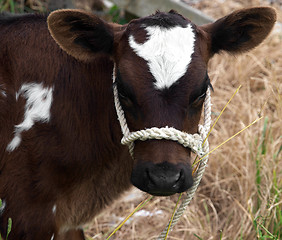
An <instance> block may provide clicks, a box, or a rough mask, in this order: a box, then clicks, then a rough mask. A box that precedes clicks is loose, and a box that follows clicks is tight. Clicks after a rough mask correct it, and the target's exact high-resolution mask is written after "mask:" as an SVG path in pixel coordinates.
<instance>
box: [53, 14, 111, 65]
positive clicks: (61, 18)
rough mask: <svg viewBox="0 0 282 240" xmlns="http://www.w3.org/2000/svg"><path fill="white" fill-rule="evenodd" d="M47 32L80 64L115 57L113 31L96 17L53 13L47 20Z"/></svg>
mask: <svg viewBox="0 0 282 240" xmlns="http://www.w3.org/2000/svg"><path fill="white" fill-rule="evenodd" d="M48 28H49V31H50V33H51V35H52V37H53V38H54V39H55V41H56V42H57V43H58V44H59V46H60V47H61V48H62V49H63V50H64V51H66V52H67V53H68V54H70V55H72V56H73V57H75V58H77V59H79V60H84V61H88V60H91V59H93V58H95V57H97V55H101V54H102V55H103V54H104V55H111V54H112V51H113V40H114V33H113V28H112V26H111V25H110V24H108V23H106V22H105V21H103V20H102V19H100V18H98V17H97V16H95V15H93V14H90V13H87V12H84V11H81V10H58V11H54V12H52V13H51V14H50V15H49V17H48Z"/></svg>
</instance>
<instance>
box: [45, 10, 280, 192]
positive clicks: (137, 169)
mask: <svg viewBox="0 0 282 240" xmlns="http://www.w3.org/2000/svg"><path fill="white" fill-rule="evenodd" d="M275 20H276V15H275V11H274V10H273V9H272V8H251V9H244V10H241V11H236V12H234V13H231V14H230V15H228V16H226V17H224V18H221V19H219V20H218V21H216V22H214V23H211V24H208V25H204V26H200V27H199V26H196V25H195V24H193V23H191V22H190V21H189V20H188V19H186V18H184V17H183V16H181V15H179V14H178V13H176V12H175V11H170V12H169V13H161V12H157V13H156V14H154V15H151V16H149V17H145V18H141V19H137V20H133V21H131V22H130V23H129V24H127V25H125V26H120V25H116V24H108V23H106V22H104V21H103V20H101V19H99V18H97V17H96V16H93V15H90V14H88V13H85V12H82V11H76V10H59V11H56V12H53V13H52V14H51V15H50V16H49V18H48V26H49V30H50V32H51V34H52V36H53V38H54V39H55V40H56V41H57V43H58V44H59V45H60V46H61V48H62V49H64V50H65V51H66V52H67V53H69V54H70V55H72V56H74V57H75V58H77V59H78V60H81V61H91V60H92V59H94V58H97V56H101V55H107V56H109V57H111V58H112V59H113V61H114V62H115V65H116V68H115V70H116V83H115V84H117V89H118V92H119V100H120V102H121V105H122V108H123V110H124V112H125V117H126V119H127V122H128V126H129V129H130V131H138V130H141V129H146V128H151V127H166V126H168V127H174V128H176V129H178V130H180V131H184V132H187V133H196V132H197V129H198V123H199V120H200V116H201V111H202V105H203V102H204V99H205V94H206V91H207V89H208V88H209V87H210V86H211V84H210V80H209V77H208V74H207V63H208V60H209V59H210V58H211V57H212V56H213V55H214V54H216V53H218V52H220V51H222V50H224V51H227V52H230V53H232V54H235V53H240V52H244V51H247V50H249V49H251V48H253V47H255V46H257V45H258V44H259V43H260V42H261V41H262V40H263V39H264V38H265V37H266V36H267V35H268V33H269V32H270V30H271V29H272V26H273V24H274V22H275ZM190 154H191V152H190V149H188V148H184V147H183V146H182V145H180V144H179V143H177V142H173V141H168V140H147V141H144V142H141V141H136V142H135V148H134V161H135V162H134V168H133V171H132V175H131V181H132V183H133V185H135V186H136V187H138V188H139V189H141V190H143V191H145V192H148V193H150V194H153V195H171V194H174V193H180V192H183V191H186V190H187V189H188V188H189V187H191V186H192V183H193V179H192V173H191V166H190Z"/></svg>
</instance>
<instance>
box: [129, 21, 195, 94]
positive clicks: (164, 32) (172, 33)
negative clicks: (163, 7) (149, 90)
mask: <svg viewBox="0 0 282 240" xmlns="http://www.w3.org/2000/svg"><path fill="white" fill-rule="evenodd" d="M145 30H146V31H147V32H148V35H149V39H148V40H147V41H146V42H145V43H143V44H139V43H137V42H136V41H135V39H134V37H133V36H132V35H131V36H129V45H130V47H131V48H132V49H133V50H134V52H135V53H136V54H137V55H138V56H139V57H142V58H143V59H144V60H146V61H147V62H148V65H149V69H150V72H151V73H152V75H153V76H154V78H155V79H156V81H155V83H154V84H155V88H156V89H160V90H161V89H164V88H169V87H170V86H171V85H172V84H174V83H175V82H177V81H178V80H179V78H181V77H182V76H183V75H184V74H185V72H186V71H187V68H188V66H189V64H190V62H191V59H192V54H193V52H194V42H195V34H194V32H193V28H192V26H191V24H188V25H187V27H186V28H183V27H180V26H176V27H173V28H170V29H166V28H162V27H160V26H149V27H145Z"/></svg>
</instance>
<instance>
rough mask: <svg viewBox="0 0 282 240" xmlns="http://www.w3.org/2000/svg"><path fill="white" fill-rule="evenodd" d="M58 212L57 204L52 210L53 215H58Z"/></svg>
mask: <svg viewBox="0 0 282 240" xmlns="http://www.w3.org/2000/svg"><path fill="white" fill-rule="evenodd" d="M56 211H57V206H56V204H55V205H54V206H53V208H52V212H53V214H56Z"/></svg>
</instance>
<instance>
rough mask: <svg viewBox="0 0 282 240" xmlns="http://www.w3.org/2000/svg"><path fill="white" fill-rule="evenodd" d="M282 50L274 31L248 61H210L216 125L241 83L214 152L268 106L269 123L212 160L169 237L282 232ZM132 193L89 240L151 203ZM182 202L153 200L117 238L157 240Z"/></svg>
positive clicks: (92, 229)
mask: <svg viewBox="0 0 282 240" xmlns="http://www.w3.org/2000/svg"><path fill="white" fill-rule="evenodd" d="M209 2H213V3H212V4H215V2H216V1H209ZM226 2H227V1H226ZM228 2H231V1H228ZM232 2H233V3H234V4H235V3H236V2H237V4H238V3H240V2H239V1H236V2H235V1H232ZM252 2H255V1H252ZM222 5H223V4H221V5H218V6H217V7H216V8H214V11H217V12H219V13H220V14H221V13H223V14H225V13H226V12H225V9H230V7H228V6H222ZM240 7H241V6H240ZM215 9H216V10H215ZM220 14H218V15H220ZM216 15H217V14H214V16H216ZM281 49H282V34H281V32H280V33H277V32H274V33H273V34H272V35H271V36H270V37H269V38H268V39H267V40H266V41H265V42H264V43H263V44H262V45H260V46H259V47H258V48H256V49H255V50H253V51H251V52H249V53H247V54H245V55H243V56H237V57H231V56H227V55H225V54H222V55H221V56H216V57H214V58H213V60H212V61H211V62H210V68H209V69H210V70H209V75H210V78H211V80H212V84H213V86H214V89H215V92H214V93H213V94H212V102H213V113H214V116H213V118H214V119H215V118H216V115H217V114H218V113H219V112H220V110H221V109H222V108H223V106H224V105H225V103H226V102H227V101H228V99H229V98H230V96H231V94H232V93H234V92H235V90H236V88H237V87H238V86H239V85H240V84H241V85H242V88H241V89H240V91H239V93H237V94H236V96H235V98H234V99H233V100H232V102H231V103H230V104H229V106H228V108H227V110H226V111H225V113H224V114H223V116H222V117H221V119H220V120H219V122H218V124H217V125H216V127H215V129H214V130H213V132H212V134H211V136H210V138H209V141H210V144H211V149H213V148H214V147H216V146H217V145H218V144H220V143H221V142H222V141H224V140H225V139H227V138H228V137H230V136H232V135H233V134H235V133H236V132H238V131H239V130H240V129H242V128H243V127H245V126H247V125H248V124H249V123H251V122H252V121H253V120H255V119H256V118H258V115H259V114H260V111H261V108H262V107H263V111H262V114H263V116H264V119H263V120H261V121H260V122H258V123H256V124H255V125H253V126H252V127H250V128H249V129H248V130H246V131H245V132H243V133H242V134H240V135H239V136H238V137H236V138H235V139H233V140H232V141H231V142H229V143H227V144H226V145H224V146H223V147H222V148H220V149H218V150H217V151H215V152H214V153H213V154H211V156H210V159H209V166H208V167H207V169H206V172H205V174H204V177H203V180H202V182H201V184H200V187H199V189H198V191H197V192H196V195H195V197H194V199H193V200H192V202H191V203H190V205H189V206H188V208H187V210H186V212H185V215H184V216H183V217H182V218H181V220H180V222H179V223H178V224H177V225H176V226H175V228H174V230H173V231H172V233H171V234H170V235H169V238H168V239H205V240H207V239H248V240H249V239H274V238H271V236H270V237H269V238H267V237H266V235H270V234H267V232H266V231H265V230H263V228H266V229H267V230H268V231H269V232H270V233H271V234H278V229H279V228H280V229H282V225H281V224H282V218H281V212H280V211H281V206H282V202H281V199H282V161H281V159H282V157H281V155H282V153H281V152H280V154H279V149H280V150H281V143H282V141H281V126H282V120H281V119H282V81H281V80H282V51H281ZM130 193H131V192H130ZM131 195H133V196H134V197H133V199H131V200H130V199H128V196H127V195H125V196H126V197H124V198H122V199H121V200H119V201H118V202H116V203H115V204H114V205H112V206H111V207H110V208H109V209H107V210H106V211H105V212H103V213H102V214H101V215H99V216H98V217H96V218H95V219H94V220H93V222H92V224H90V225H89V226H88V227H87V228H86V229H85V231H86V233H87V235H88V237H89V238H90V239H105V237H106V236H107V235H108V233H109V231H111V230H113V228H114V227H115V226H116V225H117V224H118V223H119V222H120V221H121V220H122V219H123V218H124V217H125V216H127V215H128V214H129V213H130V212H131V211H132V210H133V209H134V207H135V206H137V205H138V204H139V202H140V201H141V200H142V199H143V198H144V196H143V198H142V195H143V194H142V193H140V192H138V190H134V194H133V193H131ZM176 201H177V196H173V197H166V198H161V197H158V198H154V199H153V200H152V201H151V202H150V203H149V204H148V205H147V206H146V207H145V208H144V210H146V211H148V212H145V213H147V214H150V215H149V216H146V217H145V216H134V217H133V218H132V219H131V220H130V221H129V222H128V223H127V224H126V225H125V226H123V227H122V229H121V230H119V231H118V232H117V233H116V234H115V235H114V237H112V238H111V239H128V240H129V239H154V238H155V237H157V236H158V235H159V233H160V232H161V231H162V230H163V228H164V227H165V226H166V224H167V223H168V222H169V218H170V216H171V214H172V211H173V208H174V206H175V203H176ZM160 210H161V211H160ZM141 213H142V212H141ZM143 213H144V212H143ZM279 214H280V215H279ZM194 234H196V235H197V236H198V237H196V236H195V235H194ZM280 238H281V230H280ZM277 239H279V237H277Z"/></svg>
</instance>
